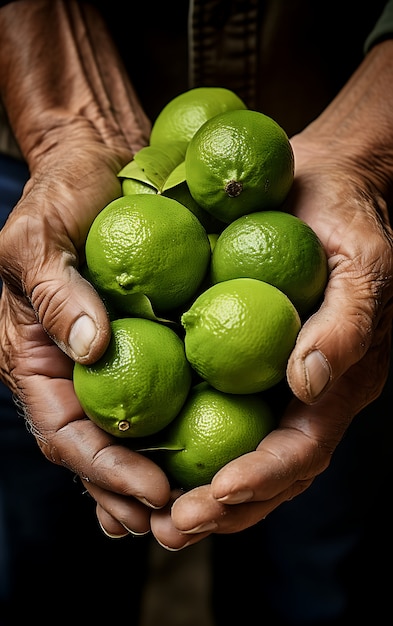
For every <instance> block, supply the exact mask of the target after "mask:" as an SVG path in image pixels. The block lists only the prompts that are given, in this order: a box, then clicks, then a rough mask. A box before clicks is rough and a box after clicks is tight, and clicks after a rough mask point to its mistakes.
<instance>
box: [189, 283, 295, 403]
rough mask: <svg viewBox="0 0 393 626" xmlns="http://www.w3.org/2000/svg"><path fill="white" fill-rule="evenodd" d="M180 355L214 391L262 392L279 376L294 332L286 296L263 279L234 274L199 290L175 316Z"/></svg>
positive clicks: (286, 359)
mask: <svg viewBox="0 0 393 626" xmlns="http://www.w3.org/2000/svg"><path fill="white" fill-rule="evenodd" d="M181 323H182V325H183V327H184V329H185V338H184V343H185V350H186V356H187V359H188V361H189V362H190V364H191V365H192V367H193V369H194V370H195V371H196V372H197V374H198V375H199V376H200V377H201V378H203V379H204V380H206V381H207V382H209V383H210V384H211V385H212V386H213V387H215V388H216V389H218V390H220V391H225V392H227V393H234V394H248V393H256V392H259V391H263V390H265V389H268V388H269V387H272V386H273V385H275V384H277V383H278V382H279V381H281V380H282V379H283V378H284V376H285V371H286V365H287V361H288V358H289V355H290V353H291V351H292V349H293V347H294V345H295V341H296V338H297V335H298V332H299V330H300V326H301V323H300V318H299V314H298V312H297V310H296V309H295V307H294V305H293V304H292V302H291V301H290V300H289V298H288V297H287V296H286V295H285V294H284V293H283V292H282V291H280V290H279V289H277V288H276V287H274V286H273V285H269V283H265V282H263V281H261V280H257V279H255V278H234V279H232V280H226V281H224V282H221V283H216V284H215V285H212V286H211V287H209V288H208V289H206V290H205V291H204V292H202V293H201V294H200V295H199V296H198V297H197V298H196V299H195V300H194V302H193V303H192V305H191V306H190V308H189V309H188V310H187V311H186V312H184V313H183V315H182V316H181Z"/></svg>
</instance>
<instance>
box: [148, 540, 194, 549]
mask: <svg viewBox="0 0 393 626" xmlns="http://www.w3.org/2000/svg"><path fill="white" fill-rule="evenodd" d="M156 541H157V543H158V544H160V546H161V548H164V550H168V552H179V550H183V548H188V546H190V545H192V544H191V541H189V542H188V543H185V544H184V546H179V548H170V547H169V546H166V545H165V543H162V542H161V541H159V540H158V539H157V537H156Z"/></svg>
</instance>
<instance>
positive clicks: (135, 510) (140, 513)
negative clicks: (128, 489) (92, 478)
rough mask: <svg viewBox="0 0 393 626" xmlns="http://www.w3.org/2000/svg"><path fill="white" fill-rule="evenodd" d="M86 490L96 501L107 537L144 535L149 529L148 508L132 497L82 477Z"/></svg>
mask: <svg viewBox="0 0 393 626" xmlns="http://www.w3.org/2000/svg"><path fill="white" fill-rule="evenodd" d="M82 483H83V484H84V486H85V488H86V491H87V492H88V493H89V494H90V495H91V496H92V497H93V498H94V500H95V501H96V502H97V506H96V514H97V519H98V521H99V524H100V526H101V528H102V530H103V531H104V533H105V534H106V535H108V536H109V537H113V538H116V537H124V536H125V535H128V534H129V533H131V534H132V535H145V534H147V533H148V532H149V531H150V510H149V509H148V508H147V507H146V506H144V505H143V504H141V503H140V502H138V501H137V500H134V499H132V498H126V497H124V496H120V495H118V494H115V493H113V492H110V491H107V490H106V489H102V488H101V487H98V486H97V485H94V484H92V483H89V482H88V481H86V480H83V479H82Z"/></svg>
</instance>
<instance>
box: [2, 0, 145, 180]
mask: <svg viewBox="0 0 393 626" xmlns="http://www.w3.org/2000/svg"><path fill="white" fill-rule="evenodd" d="M0 33H1V53H0V93H1V97H2V100H3V102H4V104H5V107H6V110H7V114H8V117H9V120H10V123H11V126H12V128H13V131H14V134H15V137H16V139H17V141H18V143H19V146H20V148H21V150H22V153H23V155H24V157H25V158H26V160H27V161H28V163H29V165H30V167H31V168H34V165H35V163H36V162H37V160H39V158H40V155H42V154H43V153H45V152H47V151H48V150H50V149H51V147H52V146H53V145H54V144H55V143H56V142H57V141H58V137H59V133H60V136H67V138H68V139H69V140H72V138H73V136H75V139H76V140H78V137H79V141H80V140H81V139H82V138H83V134H84V132H88V133H89V134H91V133H92V132H93V133H95V134H96V135H97V139H98V140H100V141H102V142H104V143H105V144H106V145H107V146H109V147H112V148H114V150H115V151H117V150H119V151H120V152H122V153H123V154H124V155H125V156H124V158H131V156H132V154H133V153H135V151H136V150H138V149H140V148H141V147H142V146H143V145H145V144H146V143H147V141H148V137H149V132H150V123H149V121H148V119H147V117H146V116H145V114H144V112H143V110H142V108H141V106H140V104H139V101H138V98H137V96H136V94H135V93H134V91H133V88H132V86H131V84H130V82H129V79H128V77H127V75H126V72H125V70H124V68H123V65H122V63H121V61H120V59H119V57H118V54H117V51H116V49H115V48H114V46H113V43H112V41H111V39H110V37H109V36H108V33H107V31H106V28H105V25H104V24H103V22H102V20H101V18H100V16H99V15H98V14H97V13H96V12H95V11H94V9H93V8H92V7H90V6H88V5H85V4H84V3H78V2H74V1H72V2H64V1H61V0H22V1H19V2H13V3H11V4H8V5H6V6H5V7H3V8H2V9H0Z"/></svg>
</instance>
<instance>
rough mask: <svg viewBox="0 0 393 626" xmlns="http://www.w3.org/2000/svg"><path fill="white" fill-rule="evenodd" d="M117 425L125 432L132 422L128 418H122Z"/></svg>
mask: <svg viewBox="0 0 393 626" xmlns="http://www.w3.org/2000/svg"><path fill="white" fill-rule="evenodd" d="M117 427H118V429H119V430H121V432H124V431H126V430H128V429H129V428H130V424H129V423H128V422H127V421H126V420H122V421H121V422H119V423H118V425H117Z"/></svg>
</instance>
